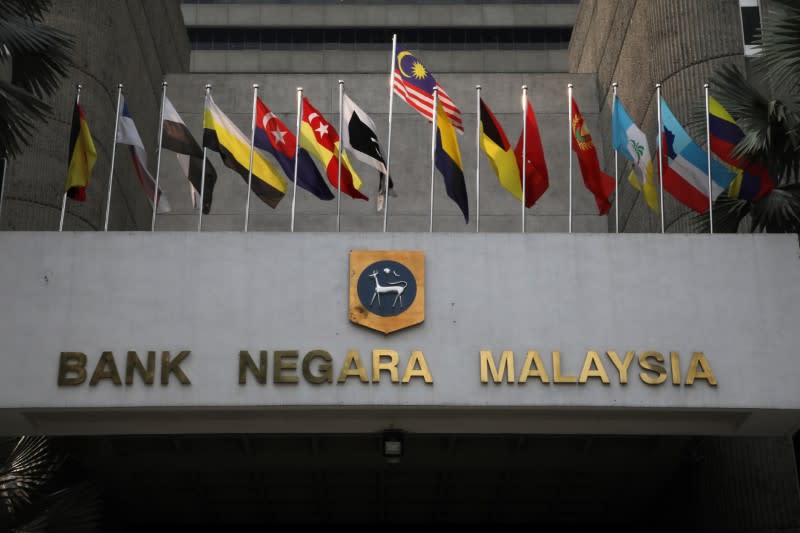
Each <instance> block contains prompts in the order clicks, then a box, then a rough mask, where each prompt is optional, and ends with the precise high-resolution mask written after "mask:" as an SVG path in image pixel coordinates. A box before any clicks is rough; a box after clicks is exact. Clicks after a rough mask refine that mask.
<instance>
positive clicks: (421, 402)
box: [0, 232, 800, 436]
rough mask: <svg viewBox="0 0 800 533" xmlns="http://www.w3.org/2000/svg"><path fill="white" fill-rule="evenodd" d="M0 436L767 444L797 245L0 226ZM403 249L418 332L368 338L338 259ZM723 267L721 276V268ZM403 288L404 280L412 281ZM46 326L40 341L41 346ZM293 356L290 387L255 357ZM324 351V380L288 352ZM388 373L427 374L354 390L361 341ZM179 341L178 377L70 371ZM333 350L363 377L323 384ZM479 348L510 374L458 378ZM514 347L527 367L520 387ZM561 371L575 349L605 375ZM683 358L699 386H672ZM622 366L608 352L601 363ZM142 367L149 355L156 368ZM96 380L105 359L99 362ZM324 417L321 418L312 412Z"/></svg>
mask: <svg viewBox="0 0 800 533" xmlns="http://www.w3.org/2000/svg"><path fill="white" fill-rule="evenodd" d="M0 245H1V246H2V249H3V250H5V252H6V254H5V257H7V258H13V261H12V260H6V261H2V262H0V298H1V299H2V301H4V302H13V305H6V306H3V307H0V338H2V339H3V343H2V345H0V432H4V433H6V432H8V433H29V432H41V433H51V434H58V433H72V434H92V433H102V434H114V433H123V434H125V433H180V432H189V433H191V432H197V433H215V432H223V433H225V432H285V433H295V432H301V433H304V432H312V433H313V432H336V433H343V432H367V433H369V432H374V431H380V429H381V428H384V427H403V428H404V429H406V430H408V431H413V432H435V433H442V432H455V433H494V432H500V433H550V434H562V433H590V434H591V433H599V434H652V435H665V434H680V435H755V436H763V435H788V434H791V433H792V432H793V431H795V430H796V429H797V428H798V427H799V426H800V397H798V395H797V393H796V390H797V388H796V386H795V385H796V383H797V382H798V379H800V370H798V365H797V364H796V356H797V346H798V344H799V343H800V331H798V329H797V328H796V327H795V317H794V315H793V314H792V310H793V309H794V308H795V302H796V301H797V299H798V297H800V270H798V268H797V252H798V249H797V240H796V238H795V237H793V236H783V235H778V236H767V235H729V236H721V235H720V236H718V235H715V236H708V235H666V236H662V235H655V236H654V235H625V236H622V235H619V236H617V235H566V234H560V235H555V234H549V235H521V234H508V235H489V234H478V235H476V234H469V235H451V234H444V233H435V234H432V235H431V234H428V233H395V234H392V235H389V236H386V235H383V234H368V233H341V234H323V233H304V234H290V233H286V232H283V233H269V232H251V233H242V232H230V233H225V232H209V233H186V232H176V233H171V232H156V233H155V234H151V233H144V232H139V233H126V232H109V233H101V234H96V233H91V234H90V233H82V232H76V233H72V232H70V233H60V234H59V233H44V232H40V233H28V232H3V233H0ZM353 249H366V250H370V249H371V250H386V249H390V250H421V251H423V252H424V253H425V275H424V278H425V281H424V283H425V315H426V317H425V320H424V322H423V323H421V324H419V325H416V326H413V327H410V328H407V329H404V330H401V331H398V332H395V333H392V334H390V335H388V336H386V335H383V334H382V333H378V332H376V331H374V330H370V329H366V328H365V327H363V326H360V325H356V324H353V323H351V322H350V321H349V320H348V279H349V274H348V272H349V270H350V268H355V267H352V265H350V266H349V251H350V250H353ZM731 265H735V268H726V266H728V267H730V266H731ZM419 279H421V278H419ZM43 332H46V334H43ZM293 349H294V350H298V351H299V353H300V357H299V358H298V360H297V364H298V370H297V371H289V372H288V373H289V374H293V375H296V376H297V377H298V381H299V382H298V383H296V384H285V383H283V384H280V383H275V382H274V381H273V379H274V376H275V374H274V367H273V366H272V364H273V359H274V351H275V350H293ZM312 349H324V350H327V351H328V352H329V353H330V354H331V356H332V358H333V360H332V363H333V368H334V371H333V372H334V375H333V378H334V383H322V384H312V383H310V382H308V381H306V380H305V379H304V378H303V377H302V376H301V375H300V374H301V372H300V370H299V365H300V362H301V360H302V357H303V356H304V355H305V354H306V353H307V352H308V351H309V350H312ZM373 349H389V350H395V351H396V352H397V354H398V357H399V361H400V365H399V368H400V369H401V374H402V373H403V369H405V368H406V364H407V363H408V361H409V358H410V355H411V352H412V350H421V351H422V352H423V353H424V355H425V358H426V361H427V366H428V368H429V369H430V372H431V378H432V383H430V384H428V383H424V382H423V380H422V379H420V378H416V379H412V380H411V381H410V383H408V384H406V385H403V384H400V383H392V382H390V381H389V379H388V375H387V374H382V378H381V380H380V382H374V381H373V378H372V372H371V369H372V362H371V358H372V350H373ZM128 350H136V351H137V352H138V353H139V354H140V356H141V357H143V358H144V357H145V353H146V351H147V350H156V351H159V352H160V351H161V350H169V351H170V352H171V353H172V357H174V356H175V355H176V354H177V352H178V351H180V350H190V351H191V355H190V356H189V357H188V359H187V360H186V361H185V362H184V363H183V364H181V368H182V370H183V371H185V372H186V374H187V375H188V377H189V379H190V381H191V384H187V385H181V384H179V383H178V382H177V380H176V376H175V375H172V376H171V377H169V381H170V382H169V384H168V385H167V386H164V385H161V384H160V380H161V377H162V373H161V371H159V370H158V369H156V374H155V377H156V382H155V383H154V384H152V385H145V384H144V383H142V382H141V381H140V379H139V378H138V376H137V377H136V379H135V382H134V383H132V384H131V385H130V386H126V385H124V384H120V385H117V386H115V385H114V384H112V382H111V380H110V379H103V380H100V382H99V383H98V384H97V385H96V386H90V385H89V378H90V377H91V376H92V375H93V373H94V369H95V368H96V366H97V362H98V360H99V358H100V354H101V353H102V352H103V351H111V352H113V354H114V356H115V357H116V365H117V368H118V369H119V372H120V373H122V375H123V380H124V372H125V362H124V358H125V356H126V354H127V351H128ZM240 350H249V351H250V353H251V354H253V356H254V357H255V358H256V360H258V357H259V356H258V352H259V351H260V350H267V351H269V363H268V364H269V370H268V381H267V383H266V384H264V385H261V384H258V383H256V382H255V381H254V379H253V377H252V375H251V376H249V380H248V382H247V384H246V385H241V384H239V381H238V376H239V374H238V356H239V351H240ZM349 350H358V351H359V352H360V354H361V358H362V361H364V364H365V365H366V369H367V374H368V376H369V380H370V382H368V383H362V382H361V381H359V379H358V378H357V377H355V378H350V379H348V380H347V381H346V382H345V383H338V384H337V383H336V382H335V381H336V378H337V377H338V375H339V372H340V370H341V368H342V366H343V364H344V359H345V355H346V353H347V352H348V351H349ZM480 350H491V351H492V352H493V353H494V357H495V359H497V360H499V357H500V354H501V352H502V351H504V350H512V351H513V352H514V354H515V356H516V362H515V369H516V370H515V374H514V377H513V378H511V377H510V376H508V375H506V376H505V377H504V378H503V379H502V382H501V383H494V382H492V381H490V382H489V383H486V384H483V383H481V380H480V363H479V352H480ZM528 350H537V351H538V352H539V353H540V354H541V355H542V358H543V361H544V362H543V366H544V368H545V369H546V370H547V374H548V376H549V378H548V382H547V383H542V382H540V380H539V378H536V377H530V378H529V379H528V380H527V382H525V383H522V382H521V380H520V379H519V374H520V373H521V372H522V369H523V365H522V363H523V361H524V357H525V355H526V353H527V351H528ZM554 350H555V351H559V352H560V353H561V357H562V366H561V371H560V373H561V375H572V376H577V375H578V374H579V373H580V371H581V367H582V365H583V362H584V357H585V356H586V353H587V351H588V350H597V351H599V353H600V354H601V357H602V359H603V363H602V364H603V365H604V366H605V368H606V370H607V372H608V376H609V378H610V382H609V383H607V384H605V383H602V382H601V381H600V379H599V378H597V377H594V378H591V379H588V381H587V383H585V384H576V383H568V384H564V383H555V382H554V381H555V380H556V379H557V378H556V373H557V372H556V370H555V366H554V363H551V351H554ZM606 350H614V351H616V352H617V353H619V354H625V352H627V351H628V350H633V351H635V352H636V355H635V357H637V358H638V357H639V355H640V354H641V353H642V352H644V351H646V350H655V351H658V352H660V353H662V354H665V355H666V357H667V358H668V359H667V362H666V367H667V368H671V367H672V365H671V363H670V361H669V357H670V356H669V353H670V352H672V351H674V352H678V353H679V355H680V364H679V365H678V366H679V371H678V372H675V371H670V375H671V376H678V374H679V376H678V379H677V383H676V380H673V379H672V377H666V376H665V379H666V381H665V382H663V383H662V384H661V385H648V384H646V383H645V382H644V381H643V379H642V378H641V377H640V371H641V369H640V367H639V364H638V363H637V362H636V361H634V362H633V363H632V365H631V368H630V371H629V373H628V374H629V378H630V379H629V380H628V381H627V383H623V382H622V379H621V378H620V377H619V374H620V372H618V371H617V370H616V369H615V367H614V366H613V365H612V364H611V363H609V358H608V357H607V356H606V354H605V351H606ZM64 351H71V352H73V351H78V352H83V353H85V354H86V355H87V357H88V364H87V376H86V381H85V382H84V383H83V384H82V385H77V386H61V387H59V386H58V385H57V381H58V379H57V375H58V366H59V354H60V352H64ZM697 351H700V352H703V353H704V354H705V356H706V357H707V361H708V364H709V365H710V368H711V369H712V371H713V373H714V375H715V376H716V380H717V383H718V384H717V385H716V386H712V385H710V384H709V383H708V381H706V380H697V381H696V382H695V383H694V384H689V383H688V376H689V373H688V369H689V366H690V363H689V359H690V358H691V355H692V353H693V352H697ZM622 357H624V355H622ZM159 360H160V359H159ZM106 370H108V368H106ZM333 413H335V414H336V416H331V415H332V414H333Z"/></svg>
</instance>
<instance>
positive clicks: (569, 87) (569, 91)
mask: <svg viewBox="0 0 800 533" xmlns="http://www.w3.org/2000/svg"><path fill="white" fill-rule="evenodd" d="M567 106H568V108H569V110H568V111H567V116H568V117H569V124H568V126H569V127H568V128H567V130H568V131H567V143H568V144H567V157H568V158H569V233H572V84H571V83H568V84H567Z"/></svg>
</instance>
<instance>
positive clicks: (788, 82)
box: [756, 2, 800, 109]
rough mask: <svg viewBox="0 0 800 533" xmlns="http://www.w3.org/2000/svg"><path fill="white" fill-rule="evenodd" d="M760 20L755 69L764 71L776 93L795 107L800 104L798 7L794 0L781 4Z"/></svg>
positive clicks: (799, 23)
mask: <svg viewBox="0 0 800 533" xmlns="http://www.w3.org/2000/svg"><path fill="white" fill-rule="evenodd" d="M762 20H763V28H764V31H763V32H761V33H760V34H759V35H758V38H757V43H758V44H759V45H760V46H761V54H760V55H759V56H758V60H757V62H756V65H757V69H758V70H757V71H758V72H760V73H761V74H766V76H767V77H768V79H769V82H770V86H771V88H772V89H773V90H774V91H776V95H780V96H779V97H780V99H781V100H783V101H785V102H787V103H788V104H790V105H791V107H794V108H795V109H796V108H797V105H798V104H799V103H800V94H798V93H799V92H800V7H798V6H797V3H796V2H795V3H794V4H789V3H786V4H783V5H781V6H779V7H778V8H777V9H772V10H771V11H769V12H768V13H766V14H765V15H764V16H763V17H762Z"/></svg>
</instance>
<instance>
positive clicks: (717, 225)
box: [690, 193, 752, 233]
mask: <svg viewBox="0 0 800 533" xmlns="http://www.w3.org/2000/svg"><path fill="white" fill-rule="evenodd" d="M751 205H752V204H751V203H750V202H748V201H747V200H741V199H739V198H731V197H729V196H728V195H727V193H726V194H721V195H719V196H718V197H717V199H716V200H714V205H713V210H714V233H736V232H737V231H738V229H739V225H740V224H741V222H742V220H743V219H744V217H746V216H747V215H749V214H750V208H751ZM690 225H691V228H692V231H694V232H695V233H709V232H710V220H709V218H708V214H702V215H701V214H700V213H694V212H693V215H692V218H691V221H690Z"/></svg>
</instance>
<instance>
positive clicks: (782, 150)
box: [711, 65, 800, 182]
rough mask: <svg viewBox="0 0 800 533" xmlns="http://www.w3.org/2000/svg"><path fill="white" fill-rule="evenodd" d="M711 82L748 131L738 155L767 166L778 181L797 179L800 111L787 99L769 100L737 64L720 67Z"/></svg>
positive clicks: (727, 106) (737, 151) (723, 102)
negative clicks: (785, 101)
mask: <svg viewBox="0 0 800 533" xmlns="http://www.w3.org/2000/svg"><path fill="white" fill-rule="evenodd" d="M711 81H712V84H713V86H714V88H715V93H714V95H715V97H716V98H717V99H718V100H719V101H720V103H721V104H722V106H723V107H725V108H726V109H727V110H728V112H729V113H730V114H731V115H732V116H733V117H734V118H735V119H736V124H737V125H738V126H739V127H740V128H741V130H742V131H743V132H744V138H743V139H742V140H741V141H740V142H739V144H737V145H736V148H735V149H734V151H733V153H734V156H736V157H741V158H743V159H745V160H750V161H753V162H755V163H759V164H763V165H765V166H767V168H769V171H770V176H772V177H773V179H775V180H776V181H782V180H783V181H790V182H791V181H797V179H798V178H800V158H798V153H800V152H798V149H800V137H799V135H800V129H799V128H800V114H798V112H797V111H795V110H793V109H791V108H790V107H787V105H786V104H785V103H784V102H783V101H780V100H770V99H768V98H767V97H766V96H764V95H763V94H762V93H761V92H760V91H759V90H758V89H757V88H756V87H755V86H754V85H753V84H752V83H751V82H750V81H748V80H747V79H745V77H744V75H743V74H742V72H741V71H740V70H739V69H738V68H737V67H735V66H733V65H724V66H722V67H720V68H719V69H717V70H716V71H715V72H714V74H713V75H712V76H711Z"/></svg>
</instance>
